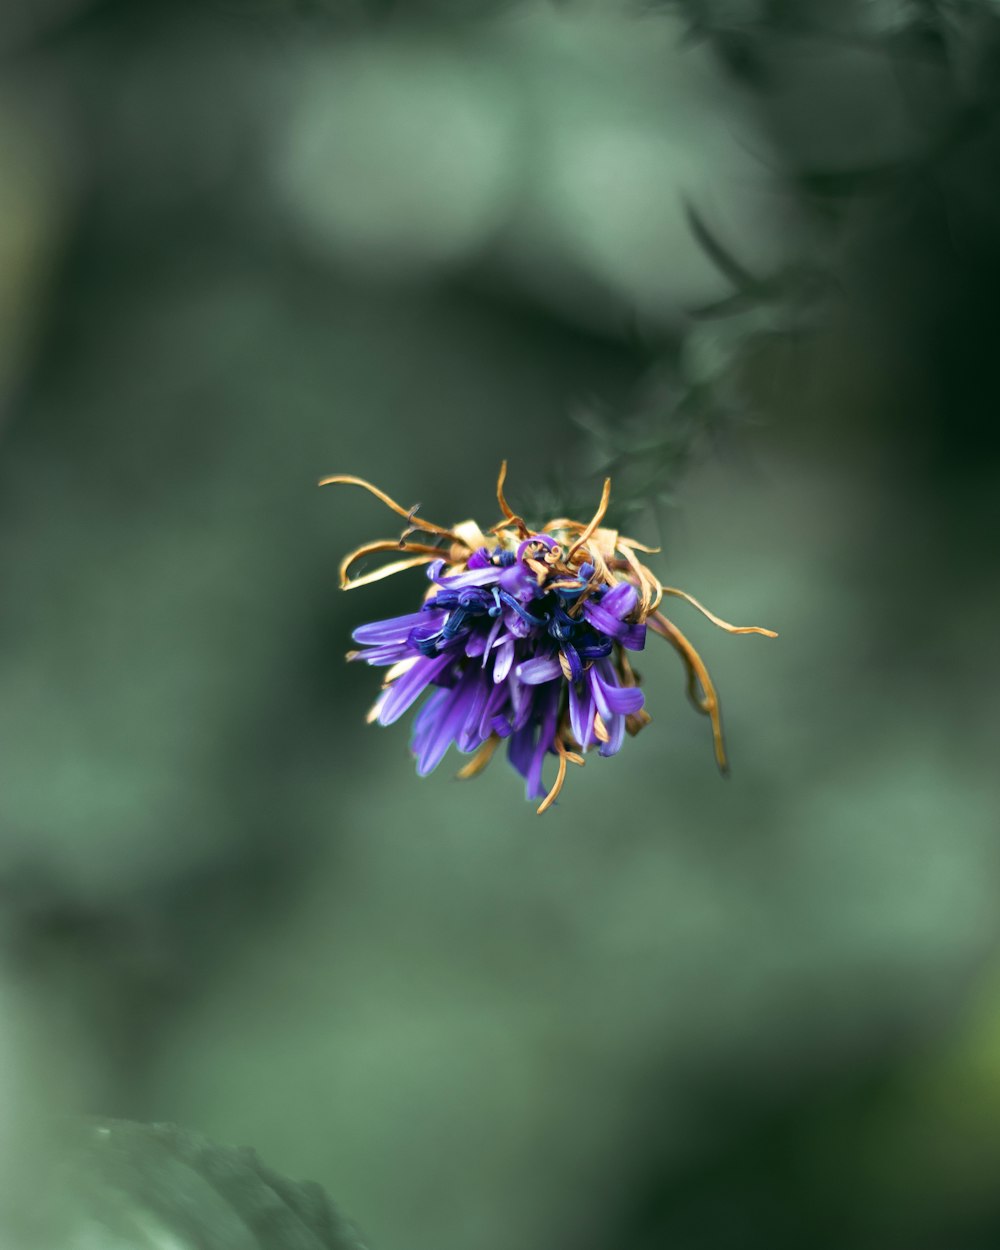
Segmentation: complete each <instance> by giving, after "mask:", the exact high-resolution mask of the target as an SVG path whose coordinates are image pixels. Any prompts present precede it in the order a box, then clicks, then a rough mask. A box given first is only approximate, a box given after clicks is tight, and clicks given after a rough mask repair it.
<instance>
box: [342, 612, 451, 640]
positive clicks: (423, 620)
mask: <svg viewBox="0 0 1000 1250" xmlns="http://www.w3.org/2000/svg"><path fill="white" fill-rule="evenodd" d="M446 615H447V613H445V612H411V613H410V614H409V615H408V616H393V617H390V618H389V619H388V620H385V621H372V622H371V623H370V624H368V625H359V626H358V628H357V629H356V630H355V631H354V633H353V634H352V635H351V637H352V638H353V639H354V641H355V642H360V643H361V645H362V646H373V645H374V646H379V645H381V644H382V643H387V642H405V641H406V636H407V634H408V633H409V632H410V630H411V629H415V628H416V627H417V626H418V625H430V626H432V627H433V628H435V629H439V628H440V627H441V626H442V625H443V624H444V621H445V617H446Z"/></svg>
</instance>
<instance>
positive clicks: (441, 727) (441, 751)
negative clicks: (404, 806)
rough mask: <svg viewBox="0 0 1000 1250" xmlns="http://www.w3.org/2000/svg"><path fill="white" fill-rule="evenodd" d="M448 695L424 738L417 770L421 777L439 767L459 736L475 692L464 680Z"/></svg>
mask: <svg viewBox="0 0 1000 1250" xmlns="http://www.w3.org/2000/svg"><path fill="white" fill-rule="evenodd" d="M448 696H449V697H448V700H447V702H442V704H441V705H440V709H439V712H438V719H437V722H436V723H435V725H434V726H433V728H431V729H429V730H428V732H427V734H426V736H425V738H424V741H423V749H422V750H421V752H420V756H419V758H418V760H417V772H418V773H419V774H420V776H421V777H426V776H427V774H428V773H430V772H433V771H434V769H435V768H437V766H438V764H440V763H441V761H442V760H443V759H444V757H445V754H446V753H447V750H448V748H449V747H450V746H451V744H452V742H453V741H454V740H455V739H456V738H457V737H458V735H459V732H460V731H461V726H462V723H463V721H464V720H465V718H466V716H467V715H468V712H469V703H470V700H471V698H473V697H474V692H473V690H472V689H471V688H470V687H469V685H468V683H464V682H463V683H459V685H457V686H456V687H455V688H454V689H453V690H450V691H449V692H448Z"/></svg>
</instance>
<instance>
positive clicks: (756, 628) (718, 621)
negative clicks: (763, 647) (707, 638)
mask: <svg viewBox="0 0 1000 1250" xmlns="http://www.w3.org/2000/svg"><path fill="white" fill-rule="evenodd" d="M662 590H663V593H664V594H665V595H674V596H676V598H678V599H684V600H685V601H686V602H687V603H690V605H691V606H692V607H693V608H697V609H698V611H699V612H700V613H701V614H702V616H707V617H708V619H709V620H710V621H711V622H712V624H713V625H718V627H719V628H720V629H724V630H725V631H726V633H727V634H763V635H764V637H765V638H777V636H778V635H777V634H776V633H775V631H774V630H773V629H764V628H763V626H761V625H730V624H729V622H728V621H724V620H723V619H722V618H721V617H719V616H716V615H715V613H714V612H710V611H709V610H708V608H706V607H705V605H704V604H702V603H699V602H698V600H697V599H696V598H695V597H694V595H689V594H688V593H687V591H686V590H678V589H677V587H676V586H664V587H662Z"/></svg>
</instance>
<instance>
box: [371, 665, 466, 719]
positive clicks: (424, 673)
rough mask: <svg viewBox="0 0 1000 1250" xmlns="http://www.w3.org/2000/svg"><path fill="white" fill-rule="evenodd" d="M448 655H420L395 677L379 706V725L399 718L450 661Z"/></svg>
mask: <svg viewBox="0 0 1000 1250" xmlns="http://www.w3.org/2000/svg"><path fill="white" fill-rule="evenodd" d="M451 662H452V657H451V656H450V655H436V656H434V657H433V659H431V658H426V657H424V656H421V658H420V659H419V660H418V661H417V662H416V664H414V666H413V667H412V668H411V669H409V670H408V671H407V672H405V673H403V675H402V676H401V677H399V678H397V679H396V681H394V682H393V683H392V685H391V686H390V687H389V689H388V690H387V691H386V695H385V702H384V703H383V704H382V705H381V707H380V708H379V714H378V721H379V724H380V725H391V724H392V723H393V721H397V720H399V718H400V717H401V716H402V715H403V713H404V712H405V711H406V709H407V708H408V707H410V705H411V704H412V703H413V702H414V700H416V699H417V698H418V697H419V696H420V694H421V692H422V691H423V690H425V689H426V688H427V686H428V685H429V684H430V682H432V681H433V680H434V678H435V677H437V675H438V674H439V673H440V672H441V671H442V670H443V669H444V668H445V667H446V666H447V665H449V664H450V663H451Z"/></svg>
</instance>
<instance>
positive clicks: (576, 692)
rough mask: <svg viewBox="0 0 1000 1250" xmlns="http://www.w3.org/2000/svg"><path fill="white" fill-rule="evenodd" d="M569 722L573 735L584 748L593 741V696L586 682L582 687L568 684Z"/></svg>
mask: <svg viewBox="0 0 1000 1250" xmlns="http://www.w3.org/2000/svg"><path fill="white" fill-rule="evenodd" d="M569 724H570V728H571V729H572V730H573V737H574V738H575V739H576V740H577V742H579V744H580V746H581V747H582V748H583V749H584V750H586V748H587V747H589V746H590V744H591V743H592V742H593V741H594V697H593V695H592V694H591V693H590V689H589V686H588V685H586V684H585V685H583V687H582V689H578V688H577V686H576V685H575V684H571V685H570V688H569Z"/></svg>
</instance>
